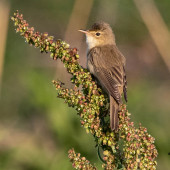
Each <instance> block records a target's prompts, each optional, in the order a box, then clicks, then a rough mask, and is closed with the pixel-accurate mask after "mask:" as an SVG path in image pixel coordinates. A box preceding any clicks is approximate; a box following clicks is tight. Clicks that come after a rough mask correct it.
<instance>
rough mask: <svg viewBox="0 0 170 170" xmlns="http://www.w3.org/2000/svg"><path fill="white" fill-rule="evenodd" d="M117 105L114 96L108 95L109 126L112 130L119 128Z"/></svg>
mask: <svg viewBox="0 0 170 170" xmlns="http://www.w3.org/2000/svg"><path fill="white" fill-rule="evenodd" d="M118 111H119V105H118V104H117V103H116V101H115V100H114V98H113V97H112V96H110V126H111V129H112V130H115V131H118V130H119V118H118Z"/></svg>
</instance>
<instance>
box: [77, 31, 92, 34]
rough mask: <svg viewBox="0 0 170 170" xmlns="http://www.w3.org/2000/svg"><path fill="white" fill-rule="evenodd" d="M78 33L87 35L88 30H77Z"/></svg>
mask: <svg viewBox="0 0 170 170" xmlns="http://www.w3.org/2000/svg"><path fill="white" fill-rule="evenodd" d="M78 31H80V32H82V33H84V34H89V30H78Z"/></svg>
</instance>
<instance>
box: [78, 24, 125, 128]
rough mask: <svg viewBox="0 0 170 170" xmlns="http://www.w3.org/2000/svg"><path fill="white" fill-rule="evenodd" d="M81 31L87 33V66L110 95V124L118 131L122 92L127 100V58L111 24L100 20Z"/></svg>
mask: <svg viewBox="0 0 170 170" xmlns="http://www.w3.org/2000/svg"><path fill="white" fill-rule="evenodd" d="M79 31H80V32H83V33H85V35H86V42H87V45H88V53H87V68H88V69H89V71H90V73H91V74H93V75H94V77H95V78H97V80H98V81H99V82H100V83H101V85H102V87H103V88H104V89H105V90H106V92H107V93H108V95H109V98H110V126H111V129H112V130H115V131H118V129H119V118H118V112H119V108H120V105H121V104H122V93H124V98H125V101H127V93H126V91H127V90H126V89H127V81H126V74H125V62H126V59H125V57H124V56H123V55H122V54H121V52H120V51H119V50H118V48H117V46H116V42H115V36H114V34H113V32H112V29H111V27H110V26H109V24H107V23H105V22H99V23H95V24H94V25H93V26H92V28H91V29H89V30H79Z"/></svg>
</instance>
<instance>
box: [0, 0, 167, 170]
mask: <svg viewBox="0 0 170 170" xmlns="http://www.w3.org/2000/svg"><path fill="white" fill-rule="evenodd" d="M169 8H170V1H169V0H164V1H161V0H155V1H153V0H131V1H127V0H107V1H103V0H86V1H84V0H69V1H68V0H55V1H54V0H48V1H47V0H36V1H35V0H29V1H24V0H11V1H10V0H9V1H8V0H1V1H0V35H1V36H0V169H1V170H71V169H72V165H71V163H70V162H69V159H68V158H67V151H68V150H69V149H70V148H72V147H74V148H75V150H76V151H77V152H80V153H82V155H83V156H86V157H87V158H88V159H89V160H90V161H91V162H92V163H94V162H95V164H96V166H97V167H98V168H99V169H101V168H100V166H101V162H100V161H99V160H98V157H97V152H96V148H95V147H94V145H95V143H94V139H93V137H92V136H91V135H90V134H86V132H85V130H84V129H83V128H82V127H81V126H80V122H79V117H78V116H77V115H76V111H75V110H74V109H72V108H68V107H67V105H66V104H65V103H64V102H63V100H62V99H58V98H56V91H55V88H54V87H53V85H52V83H51V81H52V80H53V79H60V80H62V81H64V82H65V83H66V86H68V87H71V84H70V82H69V78H70V76H69V75H68V74H67V73H66V71H65V69H64V67H63V65H62V64H61V63H60V62H58V61H57V62H56V61H53V60H52V59H51V58H50V57H49V54H40V52H39V50H38V49H35V48H34V47H31V46H29V45H28V44H26V43H25V41H24V39H23V38H21V37H20V36H19V34H16V33H15V29H14V26H13V22H12V21H11V20H10V16H12V15H13V12H14V11H15V10H17V9H18V10H19V12H20V13H23V15H24V18H25V19H26V20H27V21H28V22H29V24H30V26H34V27H35V30H37V31H39V32H48V33H49V34H50V35H53V36H55V38H56V39H62V40H66V41H67V42H68V43H70V45H71V47H77V48H78V49H79V54H80V63H81V64H82V65H83V66H85V65H86V64H85V63H86V44H85V37H84V36H83V35H82V34H81V33H80V32H78V31H77V30H78V29H80V28H84V29H86V28H89V27H90V26H91V25H92V24H93V23H94V22H95V21H100V20H103V21H106V22H108V23H109V24H110V25H111V26H112V28H113V30H114V33H115V34H116V41H117V45H118V47H119V49H120V50H121V51H122V53H123V54H124V55H125V56H126V59H127V66H126V72H127V79H128V99H129V101H128V110H129V112H131V113H132V120H133V121H134V122H135V125H136V126H137V125H138V123H140V122H141V123H142V125H143V126H145V127H147V129H148V131H149V133H150V134H151V135H152V136H154V137H155V138H156V141H155V142H156V143H155V144H156V147H157V149H158V152H159V156H158V159H157V161H158V169H160V170H162V169H163V170H167V169H169V167H170V155H168V153H169V152H170V34H169V29H170V10H169Z"/></svg>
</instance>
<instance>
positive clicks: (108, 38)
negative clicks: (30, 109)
mask: <svg viewBox="0 0 170 170" xmlns="http://www.w3.org/2000/svg"><path fill="white" fill-rule="evenodd" d="M79 31H80V32H82V33H85V35H86V42H87V45H88V48H89V49H91V48H93V47H97V46H104V45H115V44H116V43H115V36H114V34H113V32H112V29H111V27H110V25H109V24H107V23H105V22H98V23H94V24H93V26H92V28H91V29H89V30H79Z"/></svg>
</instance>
